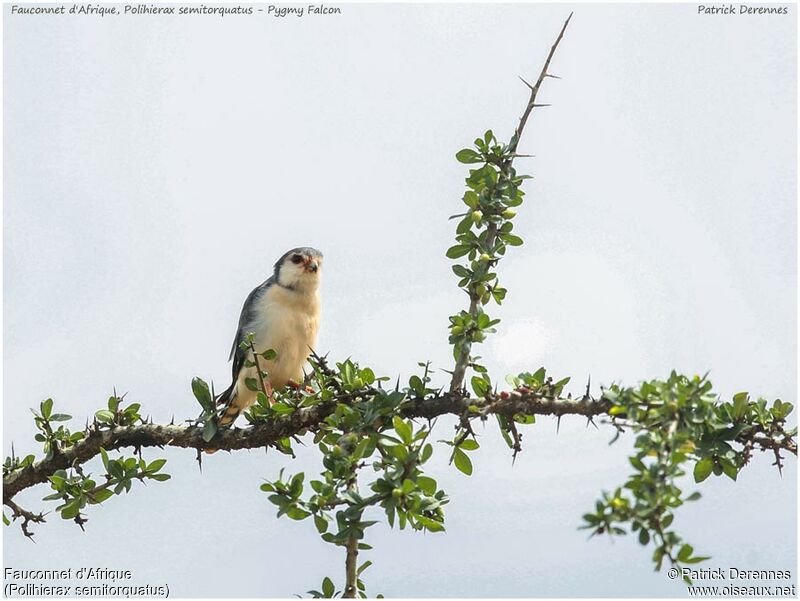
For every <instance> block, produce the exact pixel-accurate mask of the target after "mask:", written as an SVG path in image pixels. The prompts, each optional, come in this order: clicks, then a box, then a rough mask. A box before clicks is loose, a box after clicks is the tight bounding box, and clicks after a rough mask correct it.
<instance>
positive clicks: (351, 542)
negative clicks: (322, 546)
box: [342, 471, 362, 599]
mask: <svg viewBox="0 0 800 601" xmlns="http://www.w3.org/2000/svg"><path fill="white" fill-rule="evenodd" d="M347 490H348V491H350V492H357V491H358V481H357V480H356V473H355V471H354V472H353V477H352V479H351V480H350V483H349V484H348V486H347ZM361 515H362V512H361V511H359V512H358V513H357V514H356V516H355V517H354V518H353V520H352V521H351V524H358V523H359V522H361ZM345 548H346V549H347V556H346V557H345V561H344V573H345V585H344V592H343V593H342V598H343V599H355V598H356V592H357V582H358V571H357V570H358V538H356V532H355V528H354V527H353V526H351V528H350V536H348V537H347V544H346V545H345Z"/></svg>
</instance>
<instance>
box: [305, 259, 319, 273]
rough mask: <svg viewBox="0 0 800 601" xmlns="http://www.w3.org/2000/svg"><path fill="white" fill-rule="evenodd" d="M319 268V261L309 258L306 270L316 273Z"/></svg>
mask: <svg viewBox="0 0 800 601" xmlns="http://www.w3.org/2000/svg"><path fill="white" fill-rule="evenodd" d="M318 269H319V263H317V262H316V261H315V260H314V259H310V260H309V261H308V262H307V263H306V271H310V272H311V273H316V272H317V270H318Z"/></svg>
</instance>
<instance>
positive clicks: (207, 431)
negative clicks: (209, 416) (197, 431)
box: [203, 420, 217, 442]
mask: <svg viewBox="0 0 800 601" xmlns="http://www.w3.org/2000/svg"><path fill="white" fill-rule="evenodd" d="M216 433H217V424H216V422H214V421H212V420H208V421H207V422H206V425H205V426H203V440H204V441H205V442H209V441H210V440H211V439H212V438H214V435H215V434H216Z"/></svg>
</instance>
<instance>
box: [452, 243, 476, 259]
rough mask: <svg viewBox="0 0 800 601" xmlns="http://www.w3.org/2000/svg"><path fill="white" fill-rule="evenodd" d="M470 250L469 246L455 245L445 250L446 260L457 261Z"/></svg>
mask: <svg viewBox="0 0 800 601" xmlns="http://www.w3.org/2000/svg"><path fill="white" fill-rule="evenodd" d="M470 250H472V247H471V246H470V245H469V244H456V245H455V246H451V247H450V248H448V249H447V253H446V254H447V258H449V259H458V258H459V257H463V256H464V255H466V254H467V253H469V251H470Z"/></svg>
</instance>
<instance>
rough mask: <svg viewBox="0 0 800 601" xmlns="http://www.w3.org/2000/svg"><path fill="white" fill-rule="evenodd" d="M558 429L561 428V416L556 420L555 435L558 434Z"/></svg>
mask: <svg viewBox="0 0 800 601" xmlns="http://www.w3.org/2000/svg"><path fill="white" fill-rule="evenodd" d="M559 428H561V416H560V415H559V416H558V418H557V419H556V434H558V430H559Z"/></svg>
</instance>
